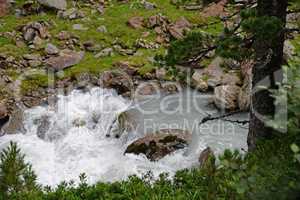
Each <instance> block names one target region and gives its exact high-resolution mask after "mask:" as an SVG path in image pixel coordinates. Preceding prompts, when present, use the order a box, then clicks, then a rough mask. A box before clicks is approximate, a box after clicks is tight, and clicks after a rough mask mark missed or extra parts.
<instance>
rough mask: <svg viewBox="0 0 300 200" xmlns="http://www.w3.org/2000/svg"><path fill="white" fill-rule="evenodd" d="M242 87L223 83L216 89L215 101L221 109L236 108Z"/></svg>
mask: <svg viewBox="0 0 300 200" xmlns="http://www.w3.org/2000/svg"><path fill="white" fill-rule="evenodd" d="M239 92H240V87H238V86H235V85H221V86H218V87H216V88H215V90H214V103H215V105H216V107H217V108H218V109H220V110H236V109H237V108H238V95H239Z"/></svg>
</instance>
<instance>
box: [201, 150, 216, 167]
mask: <svg viewBox="0 0 300 200" xmlns="http://www.w3.org/2000/svg"><path fill="white" fill-rule="evenodd" d="M211 156H214V152H213V151H212V150H211V148H210V147H207V148H206V149H204V150H203V151H202V152H201V154H200V156H199V163H200V167H204V166H205V165H206V163H207V161H208V158H209V157H211Z"/></svg>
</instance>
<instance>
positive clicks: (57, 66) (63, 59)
mask: <svg viewBox="0 0 300 200" xmlns="http://www.w3.org/2000/svg"><path fill="white" fill-rule="evenodd" d="M83 57H84V52H83V51H80V52H74V51H70V50H64V51H61V52H60V54H59V56H56V57H51V58H49V59H47V60H46V61H45V62H46V64H47V66H48V68H49V69H52V70H54V71H59V70H63V69H66V68H68V67H71V66H73V65H76V64H78V63H79V62H80V61H81V60H82V59H83Z"/></svg>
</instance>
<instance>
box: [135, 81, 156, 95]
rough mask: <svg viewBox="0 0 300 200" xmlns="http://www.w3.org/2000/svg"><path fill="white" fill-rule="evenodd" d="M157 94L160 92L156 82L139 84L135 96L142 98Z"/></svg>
mask: <svg viewBox="0 0 300 200" xmlns="http://www.w3.org/2000/svg"><path fill="white" fill-rule="evenodd" d="M159 92H160V85H159V83H157V82H156V81H155V82H154V81H152V82H144V83H141V84H140V85H139V86H138V87H137V89H136V94H138V95H142V96H147V95H154V94H157V93H159Z"/></svg>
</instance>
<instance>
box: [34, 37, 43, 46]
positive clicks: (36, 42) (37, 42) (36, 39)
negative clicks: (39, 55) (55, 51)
mask: <svg viewBox="0 0 300 200" xmlns="http://www.w3.org/2000/svg"><path fill="white" fill-rule="evenodd" d="M32 43H33V44H34V46H35V47H37V48H39V47H41V46H42V45H43V43H44V41H43V40H42V39H41V38H40V37H39V36H35V37H34V39H33V41H32Z"/></svg>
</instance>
